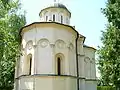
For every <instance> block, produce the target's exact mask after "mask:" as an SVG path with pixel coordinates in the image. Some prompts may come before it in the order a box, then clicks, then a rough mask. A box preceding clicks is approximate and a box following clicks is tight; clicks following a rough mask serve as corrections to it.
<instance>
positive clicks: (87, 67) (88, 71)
mask: <svg viewBox="0 0 120 90" xmlns="http://www.w3.org/2000/svg"><path fill="white" fill-rule="evenodd" d="M84 61H85V76H86V78H90V75H91V67H90V58H89V57H85V59H84Z"/></svg>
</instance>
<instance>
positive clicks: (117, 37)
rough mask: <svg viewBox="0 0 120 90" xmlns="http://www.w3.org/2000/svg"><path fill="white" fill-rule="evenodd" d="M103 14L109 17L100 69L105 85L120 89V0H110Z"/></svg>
mask: <svg viewBox="0 0 120 90" xmlns="http://www.w3.org/2000/svg"><path fill="white" fill-rule="evenodd" d="M103 14H104V15H105V16H106V17H107V19H108V25H107V27H106V30H105V31H103V32H102V38H101V41H102V44H103V45H102V46H101V47H100V48H99V50H98V55H99V58H98V64H99V67H98V69H99V70H100V73H101V81H102V82H103V84H104V85H107V86H108V85H112V86H115V87H116V88H117V89H118V88H119V89H120V0H108V1H107V3H106V8H104V9H103Z"/></svg>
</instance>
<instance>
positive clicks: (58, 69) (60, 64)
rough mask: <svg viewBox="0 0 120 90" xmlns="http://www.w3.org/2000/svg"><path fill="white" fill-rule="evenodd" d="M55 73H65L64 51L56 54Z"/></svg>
mask: <svg viewBox="0 0 120 90" xmlns="http://www.w3.org/2000/svg"><path fill="white" fill-rule="evenodd" d="M55 73H56V74H57V75H64V74H65V57H64V55H63V54H62V53H58V54H56V55H55Z"/></svg>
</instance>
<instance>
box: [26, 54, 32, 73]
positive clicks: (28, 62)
mask: <svg viewBox="0 0 120 90" xmlns="http://www.w3.org/2000/svg"><path fill="white" fill-rule="evenodd" d="M31 69H32V55H31V54H29V55H28V56H27V63H26V72H27V74H28V75H31Z"/></svg>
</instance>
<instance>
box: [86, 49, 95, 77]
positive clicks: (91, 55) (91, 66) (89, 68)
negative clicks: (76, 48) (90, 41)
mask: <svg viewBox="0 0 120 90" xmlns="http://www.w3.org/2000/svg"><path fill="white" fill-rule="evenodd" d="M84 52H85V61H86V62H85V64H87V65H85V68H86V70H85V71H86V72H87V73H88V74H86V75H87V76H86V78H91V79H96V68H95V50H94V49H91V48H86V47H84Z"/></svg>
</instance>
